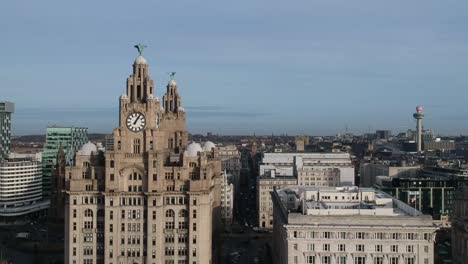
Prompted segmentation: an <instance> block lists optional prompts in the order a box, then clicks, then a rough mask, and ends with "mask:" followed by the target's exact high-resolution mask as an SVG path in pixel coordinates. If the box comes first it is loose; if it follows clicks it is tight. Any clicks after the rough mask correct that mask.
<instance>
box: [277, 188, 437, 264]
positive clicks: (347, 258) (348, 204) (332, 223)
mask: <svg viewBox="0 0 468 264" xmlns="http://www.w3.org/2000/svg"><path fill="white" fill-rule="evenodd" d="M272 200H273V205H274V218H275V220H274V228H273V250H272V252H273V254H274V255H273V263H275V264H286V263H288V264H289V263H291V264H296V263H308V264H318V263H321V264H324V263H327V264H331V263H338V264H344V263H354V264H366V263H369V264H370V263H374V264H383V263H390V264H398V263H403V264H432V263H434V257H433V256H434V242H433V240H434V239H435V234H434V233H435V231H436V230H437V228H436V227H435V226H434V224H433V221H432V219H431V217H430V216H426V215H422V213H421V212H419V211H417V210H414V209H413V208H412V207H411V206H409V205H407V204H405V203H403V202H401V201H399V200H397V199H395V198H393V197H391V196H389V195H388V194H385V193H384V192H381V191H379V190H375V189H371V188H357V187H339V188H331V187H304V186H296V187H289V188H284V189H276V190H274V191H273V192H272Z"/></svg>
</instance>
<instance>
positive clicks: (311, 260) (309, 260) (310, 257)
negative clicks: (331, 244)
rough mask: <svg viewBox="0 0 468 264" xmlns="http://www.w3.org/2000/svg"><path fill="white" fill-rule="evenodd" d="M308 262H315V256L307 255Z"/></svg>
mask: <svg viewBox="0 0 468 264" xmlns="http://www.w3.org/2000/svg"><path fill="white" fill-rule="evenodd" d="M306 262H307V264H315V256H307V257H306Z"/></svg>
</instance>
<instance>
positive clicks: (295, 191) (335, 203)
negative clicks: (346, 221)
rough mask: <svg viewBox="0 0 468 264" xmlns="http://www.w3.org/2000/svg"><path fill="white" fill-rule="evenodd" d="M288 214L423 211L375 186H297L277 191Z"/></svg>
mask: <svg viewBox="0 0 468 264" xmlns="http://www.w3.org/2000/svg"><path fill="white" fill-rule="evenodd" d="M275 192H276V194H277V195H278V197H279V199H280V200H281V203H282V205H283V206H284V208H285V209H287V211H288V214H301V215H307V216H309V215H317V216H319V215H326V216H332V215H336V216H343V215H367V216H419V215H422V213H421V212H419V211H418V210H416V209H414V208H413V207H411V206H409V205H407V204H405V203H403V202H401V201H399V200H397V199H395V198H393V197H392V196H390V195H388V194H386V193H385V192H383V191H380V190H377V189H373V188H358V187H355V186H351V187H312V186H311V187H309V186H307V187H305V186H294V187H288V188H284V189H278V190H275Z"/></svg>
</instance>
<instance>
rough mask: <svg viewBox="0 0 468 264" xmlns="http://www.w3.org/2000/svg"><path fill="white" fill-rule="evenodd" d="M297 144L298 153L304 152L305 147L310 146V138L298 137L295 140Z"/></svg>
mask: <svg viewBox="0 0 468 264" xmlns="http://www.w3.org/2000/svg"><path fill="white" fill-rule="evenodd" d="M294 141H295V143H296V152H304V151H305V146H306V145H308V144H309V137H308V136H297V137H295V139H294Z"/></svg>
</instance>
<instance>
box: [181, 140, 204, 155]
mask: <svg viewBox="0 0 468 264" xmlns="http://www.w3.org/2000/svg"><path fill="white" fill-rule="evenodd" d="M198 152H203V149H202V147H201V146H200V144H198V143H195V142H192V143H190V144H189V145H188V146H187V150H186V151H185V153H186V155H187V156H189V157H196V156H198Z"/></svg>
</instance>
